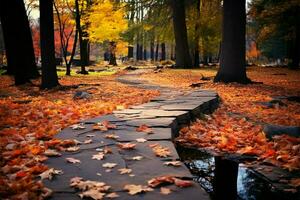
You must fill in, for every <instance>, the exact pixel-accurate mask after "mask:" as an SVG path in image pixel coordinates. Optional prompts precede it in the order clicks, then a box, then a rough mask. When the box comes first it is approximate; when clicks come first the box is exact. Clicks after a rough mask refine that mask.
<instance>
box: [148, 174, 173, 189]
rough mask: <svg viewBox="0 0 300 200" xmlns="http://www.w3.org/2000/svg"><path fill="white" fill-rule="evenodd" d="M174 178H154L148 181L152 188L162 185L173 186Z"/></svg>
mask: <svg viewBox="0 0 300 200" xmlns="http://www.w3.org/2000/svg"><path fill="white" fill-rule="evenodd" d="M173 183H174V177H173V176H158V177H155V178H152V179H150V180H149V181H148V186H150V187H158V186H160V185H162V184H173Z"/></svg>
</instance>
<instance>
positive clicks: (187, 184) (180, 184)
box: [174, 178, 193, 187]
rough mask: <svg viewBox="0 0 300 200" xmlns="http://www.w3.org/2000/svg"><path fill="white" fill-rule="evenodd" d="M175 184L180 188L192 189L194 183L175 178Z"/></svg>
mask: <svg viewBox="0 0 300 200" xmlns="http://www.w3.org/2000/svg"><path fill="white" fill-rule="evenodd" d="M174 183H175V185H176V186H178V187H190V186H192V185H193V182H192V181H185V180H181V179H178V178H174Z"/></svg>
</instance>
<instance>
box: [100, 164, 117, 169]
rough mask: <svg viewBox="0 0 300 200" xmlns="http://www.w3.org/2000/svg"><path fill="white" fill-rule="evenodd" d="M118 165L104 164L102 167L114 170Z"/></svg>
mask: <svg viewBox="0 0 300 200" xmlns="http://www.w3.org/2000/svg"><path fill="white" fill-rule="evenodd" d="M117 165H118V164H117V163H104V164H103V165H102V167H105V168H110V169H112V168H114V167H115V166H117Z"/></svg>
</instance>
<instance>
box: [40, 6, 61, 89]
mask: <svg viewBox="0 0 300 200" xmlns="http://www.w3.org/2000/svg"><path fill="white" fill-rule="evenodd" d="M39 2H40V43H41V57H42V85H41V88H42V89H46V88H47V89H50V88H53V87H56V86H58V85H59V83H58V77H57V73H56V62H55V47H54V23H53V0H40V1H39Z"/></svg>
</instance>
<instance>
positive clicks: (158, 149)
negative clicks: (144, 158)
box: [149, 144, 171, 158]
mask: <svg viewBox="0 0 300 200" xmlns="http://www.w3.org/2000/svg"><path fill="white" fill-rule="evenodd" d="M149 146H150V145H149ZM151 148H152V151H153V152H154V154H155V155H156V156H157V157H162V158H166V157H169V156H171V152H170V150H169V148H167V147H163V146H161V145H159V144H155V146H154V145H152V146H151Z"/></svg>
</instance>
